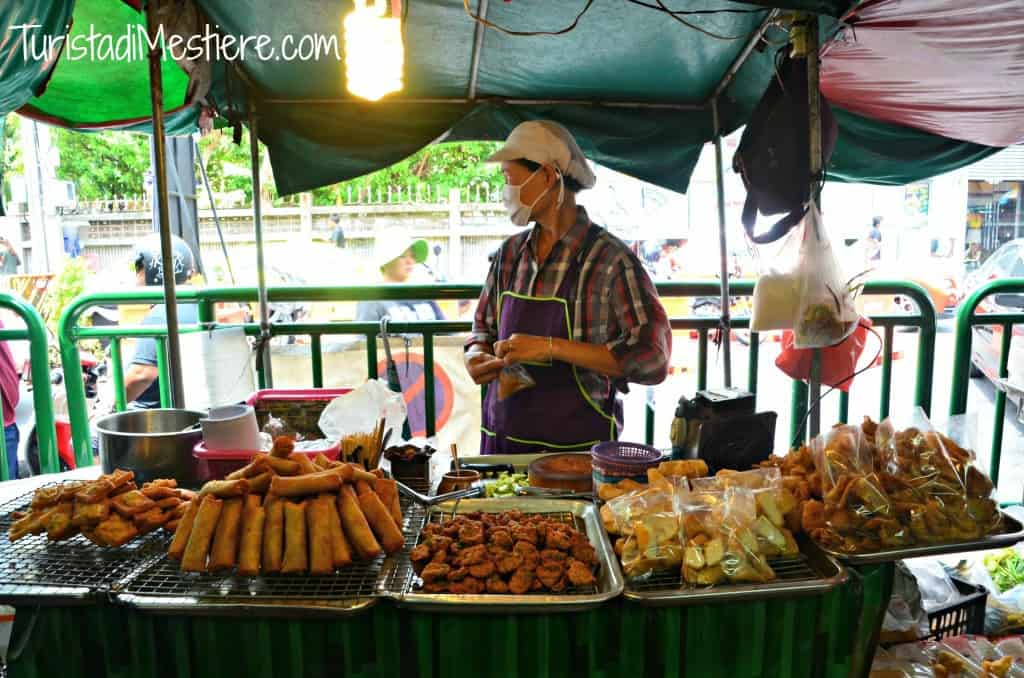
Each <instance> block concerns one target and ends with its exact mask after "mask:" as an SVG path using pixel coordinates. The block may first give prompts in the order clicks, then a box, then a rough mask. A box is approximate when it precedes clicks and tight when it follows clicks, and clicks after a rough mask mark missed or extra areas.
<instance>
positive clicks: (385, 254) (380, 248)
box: [373, 226, 429, 268]
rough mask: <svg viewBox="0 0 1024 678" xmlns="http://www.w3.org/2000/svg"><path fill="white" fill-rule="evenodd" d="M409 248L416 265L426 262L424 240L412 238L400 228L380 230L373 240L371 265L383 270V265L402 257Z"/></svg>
mask: <svg viewBox="0 0 1024 678" xmlns="http://www.w3.org/2000/svg"><path fill="white" fill-rule="evenodd" d="M410 248H411V249H412V255H413V258H415V259H416V263H417V264H422V263H423V262H424V261H426V260H427V256H428V254H429V252H428V250H429V246H428V244H427V241H426V240H424V239H423V238H413V237H412V235H410V233H409V231H407V230H405V229H404V228H400V227H394V226H392V227H389V228H384V229H381V230H379V231H377V233H375V234H374V238H373V263H374V265H375V266H377V267H378V268H383V267H384V265H385V264H387V263H389V262H391V261H394V260H395V259H397V258H398V257H400V256H402V255H403V254H405V251H406V250H408V249H410Z"/></svg>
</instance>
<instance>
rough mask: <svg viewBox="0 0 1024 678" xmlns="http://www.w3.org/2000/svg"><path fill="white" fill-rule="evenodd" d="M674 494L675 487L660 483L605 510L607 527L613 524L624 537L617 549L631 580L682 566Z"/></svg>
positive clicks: (611, 504)
mask: <svg viewBox="0 0 1024 678" xmlns="http://www.w3.org/2000/svg"><path fill="white" fill-rule="evenodd" d="M674 494H675V490H674V488H673V487H671V486H670V485H668V484H664V485H662V484H659V485H657V486H653V487H649V488H647V489H644V490H638V491H633V492H628V493H626V494H624V495H621V496H619V497H616V498H615V499H612V500H611V501H609V502H608V503H607V504H605V506H604V507H602V521H603V522H604V523H605V525H606V527H607V526H608V524H609V522H611V523H612V525H613V526H614V527H613V529H614V532H613V533H614V534H619V535H622V536H621V537H620V539H618V540H616V545H615V547H616V552H617V553H618V555H619V558H620V560H621V561H622V569H623V572H625V574H626V576H627V577H628V578H630V579H642V578H644V577H649V576H651V575H653V574H655V573H658V572H664V571H669V570H675V569H677V568H678V567H679V564H680V562H681V560H682V545H681V544H680V542H679V515H678V513H676V511H675V504H676V500H675V498H674ZM605 509H607V513H606V511H605ZM609 532H612V530H609Z"/></svg>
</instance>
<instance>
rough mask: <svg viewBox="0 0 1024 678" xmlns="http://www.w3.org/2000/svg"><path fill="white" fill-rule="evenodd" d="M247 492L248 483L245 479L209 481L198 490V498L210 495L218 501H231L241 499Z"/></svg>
mask: <svg viewBox="0 0 1024 678" xmlns="http://www.w3.org/2000/svg"><path fill="white" fill-rule="evenodd" d="M248 491H249V481H248V480H246V479H245V478H239V479H238V480H211V481H209V482H207V483H206V484H205V485H203V487H202V489H200V490H199V496H201V497H202V496H205V495H208V494H212V495H213V496H215V497H217V498H219V499H231V498H232V497H241V496H243V495H244V494H245V493H246V492H248Z"/></svg>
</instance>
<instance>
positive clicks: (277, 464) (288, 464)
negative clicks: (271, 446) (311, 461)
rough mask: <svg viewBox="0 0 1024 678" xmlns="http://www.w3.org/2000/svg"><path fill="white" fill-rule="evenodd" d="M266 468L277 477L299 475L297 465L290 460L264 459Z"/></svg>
mask: <svg viewBox="0 0 1024 678" xmlns="http://www.w3.org/2000/svg"><path fill="white" fill-rule="evenodd" d="M264 463H266V465H267V467H268V468H269V469H270V470H271V471H273V472H274V473H276V474H277V475H279V476H294V475H298V473H299V463H298V462H296V461H292V460H291V459H281V458H279V457H264Z"/></svg>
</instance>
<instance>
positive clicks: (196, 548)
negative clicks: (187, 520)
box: [181, 494, 224, 572]
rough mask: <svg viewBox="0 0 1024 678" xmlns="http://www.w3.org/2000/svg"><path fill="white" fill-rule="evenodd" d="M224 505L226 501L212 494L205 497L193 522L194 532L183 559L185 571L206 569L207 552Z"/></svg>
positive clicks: (182, 567) (182, 565)
mask: <svg viewBox="0 0 1024 678" xmlns="http://www.w3.org/2000/svg"><path fill="white" fill-rule="evenodd" d="M223 507H224V502H223V501H221V500H220V499H218V498H217V497H215V496H213V495H212V494H208V495H206V496H205V497H203V499H202V503H201V504H200V505H199V512H198V513H196V518H195V521H194V522H193V523H192V534H190V535H189V538H188V546H186V547H185V555H184V556H182V559H181V569H182V571H183V572H204V571H206V554H207V553H208V552H209V551H210V542H211V541H213V533H214V530H216V529H217V521H218V520H219V519H220V512H221V510H222V509H223Z"/></svg>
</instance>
